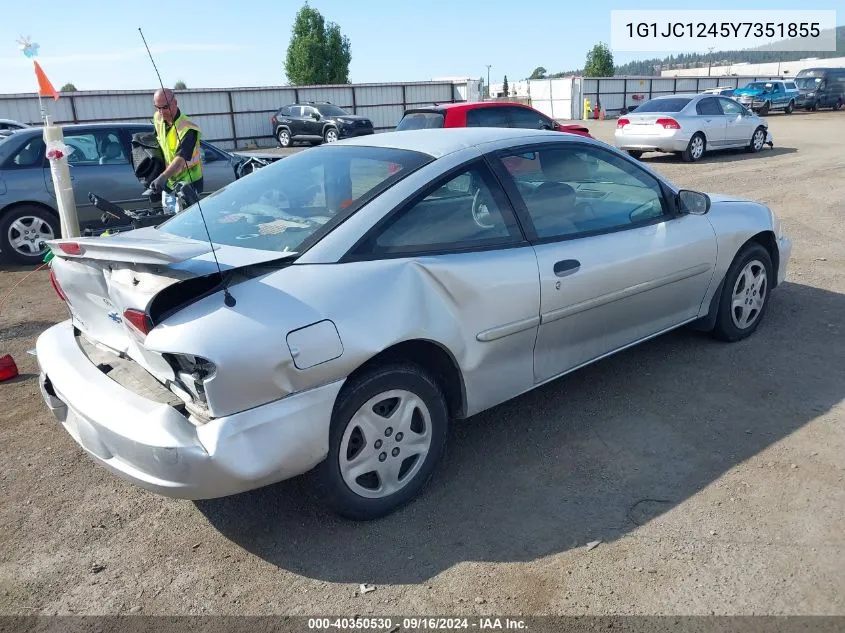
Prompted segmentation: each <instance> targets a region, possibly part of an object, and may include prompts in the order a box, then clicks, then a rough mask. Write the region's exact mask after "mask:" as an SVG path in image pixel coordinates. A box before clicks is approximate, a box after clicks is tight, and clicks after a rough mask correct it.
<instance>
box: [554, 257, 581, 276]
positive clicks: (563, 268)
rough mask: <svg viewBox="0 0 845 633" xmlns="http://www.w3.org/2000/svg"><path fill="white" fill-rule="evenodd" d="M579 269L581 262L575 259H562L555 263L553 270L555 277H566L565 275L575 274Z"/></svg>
mask: <svg viewBox="0 0 845 633" xmlns="http://www.w3.org/2000/svg"><path fill="white" fill-rule="evenodd" d="M580 268H581V262H579V261H578V260H577V259H563V260H561V261H559V262H556V263H555V268H554V270H555V275H557V276H558V277H566V276H567V275H572V274H573V273H577V272H578V270H579V269H580Z"/></svg>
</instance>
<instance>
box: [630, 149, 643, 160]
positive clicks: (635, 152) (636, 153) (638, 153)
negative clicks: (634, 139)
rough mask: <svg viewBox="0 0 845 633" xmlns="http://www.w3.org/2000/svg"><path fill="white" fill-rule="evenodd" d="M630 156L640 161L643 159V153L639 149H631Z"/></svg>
mask: <svg viewBox="0 0 845 633" xmlns="http://www.w3.org/2000/svg"><path fill="white" fill-rule="evenodd" d="M628 155H629V156H631V157H633V158H636V159H637V160H639V159H640V158H641V157H642V155H643V153H642V152H641V151H640V150H638V149H629V150H628Z"/></svg>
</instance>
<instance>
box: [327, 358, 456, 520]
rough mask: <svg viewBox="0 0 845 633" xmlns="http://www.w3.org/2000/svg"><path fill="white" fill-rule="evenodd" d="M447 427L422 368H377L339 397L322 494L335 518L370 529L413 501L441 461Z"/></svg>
mask: <svg viewBox="0 0 845 633" xmlns="http://www.w3.org/2000/svg"><path fill="white" fill-rule="evenodd" d="M448 424H449V413H448V409H447V407H446V399H445V397H444V395H443V392H442V390H441V389H440V386H439V385H438V384H437V382H436V381H435V380H434V379H433V378H432V377H431V376H429V375H428V374H427V373H426V372H425V371H423V370H422V369H421V368H420V367H418V366H416V365H413V364H410V363H397V364H391V365H387V366H384V367H379V368H376V369H374V370H372V371H370V372H368V373H366V374H364V375H362V376H361V377H359V378H357V379H355V380H354V382H352V383H350V384H349V385H348V386H347V387H345V388H344V390H343V391H342V392H341V394H340V396H339V397H338V403H337V406H336V407H335V410H334V414H333V415H332V421H331V428H330V432H329V453H328V457H327V458H326V459H325V460H324V461H323V463H322V464H321V467H320V480H321V488H322V489H323V494H324V496H325V498H326V500H327V502H328V504H329V506H330V507H331V508H332V509H333V510H334V511H335V512H336V513H337V514H339V515H340V516H343V517H345V518H347V519H352V520H356V521H368V520H372V519H377V518H380V517H383V516H386V515H388V514H390V513H392V512H394V511H395V510H397V509H399V508H400V507H402V506H404V505H405V504H407V503H409V502H410V501H411V500H413V499H414V498H415V497H416V496H417V495H418V494H419V493H420V491H421V490H422V488H423V487H424V486H425V484H426V483H427V482H428V480H429V478H430V477H431V475H432V473H433V472H434V468H435V466H436V465H437V463H438V461H439V460H440V457H441V456H442V454H443V451H444V447H445V444H446V435H447V430H448Z"/></svg>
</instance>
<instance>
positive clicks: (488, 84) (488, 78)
mask: <svg viewBox="0 0 845 633" xmlns="http://www.w3.org/2000/svg"><path fill="white" fill-rule="evenodd" d="M490 66H491V64H487V98H488V99H489V98H490Z"/></svg>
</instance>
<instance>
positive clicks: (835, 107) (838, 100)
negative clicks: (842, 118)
mask: <svg viewBox="0 0 845 633" xmlns="http://www.w3.org/2000/svg"><path fill="white" fill-rule="evenodd" d="M841 107H842V99H837V100H836V103H834V104H833V109H834V110H839V108H841Z"/></svg>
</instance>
